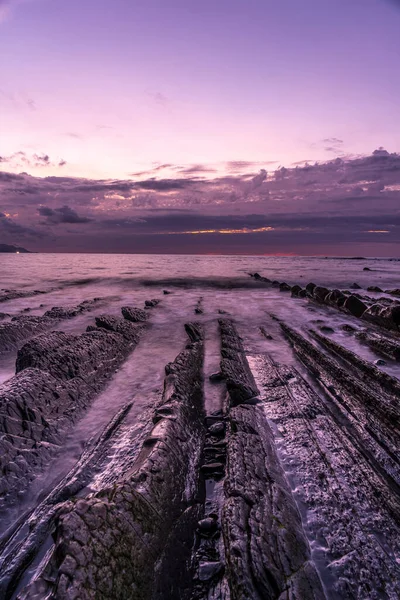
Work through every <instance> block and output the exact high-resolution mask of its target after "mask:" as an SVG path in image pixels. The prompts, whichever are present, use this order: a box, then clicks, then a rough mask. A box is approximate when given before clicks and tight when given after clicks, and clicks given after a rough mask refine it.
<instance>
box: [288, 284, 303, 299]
mask: <svg viewBox="0 0 400 600" xmlns="http://www.w3.org/2000/svg"><path fill="white" fill-rule="evenodd" d="M301 290H302V287H301V286H300V285H294V286H293V287H292V289H291V292H292V296H294V297H298V295H299V292H301Z"/></svg>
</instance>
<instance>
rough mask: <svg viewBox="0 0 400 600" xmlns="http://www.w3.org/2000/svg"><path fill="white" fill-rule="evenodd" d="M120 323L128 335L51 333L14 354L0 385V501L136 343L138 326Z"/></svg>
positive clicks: (40, 460) (41, 460) (21, 484)
mask: <svg viewBox="0 0 400 600" xmlns="http://www.w3.org/2000/svg"><path fill="white" fill-rule="evenodd" d="M104 319H105V317H104ZM115 320H116V321H124V319H116V318H115V317H110V322H112V323H114V322H115ZM124 322H125V323H126V326H127V328H128V329H129V332H128V333H127V332H126V331H125V328H123V327H122V325H121V327H120V329H121V330H123V331H124V333H120V332H117V331H116V330H117V329H118V327H115V329H114V330H112V331H111V330H106V329H104V328H103V329H102V328H94V331H90V332H87V333H84V334H82V335H70V334H66V333H63V332H57V331H56V332H51V333H48V334H42V335H39V336H37V337H35V338H34V339H32V340H30V341H29V342H27V343H26V344H25V345H24V346H23V347H22V348H21V349H20V350H19V352H18V356H17V361H16V372H17V374H16V376H15V377H13V378H12V379H10V380H9V381H8V382H6V383H3V384H2V385H0V452H1V455H2V456H1V472H2V475H3V478H2V491H1V494H0V496H3V497H7V502H8V501H12V500H13V498H14V496H15V494H16V493H18V492H19V491H21V490H23V489H26V488H27V485H28V483H29V481H30V480H31V479H32V478H33V477H34V476H35V474H37V473H36V472H37V470H38V469H40V468H41V466H42V465H44V464H45V463H46V462H47V460H48V458H49V457H50V456H51V455H52V454H53V453H54V452H55V450H56V449H57V447H58V445H60V444H61V442H62V440H63V439H64V437H65V435H66V432H67V431H68V430H69V429H70V428H71V426H72V424H73V423H74V421H75V420H76V419H77V418H78V416H79V415H80V414H81V412H82V410H83V409H85V408H86V407H87V406H88V404H89V403H90V401H91V400H92V398H93V397H94V395H95V394H96V393H98V392H99V391H100V390H101V389H102V388H103V387H104V385H105V383H106V381H107V379H109V378H110V376H111V375H112V374H113V373H114V372H115V369H116V368H117V367H119V366H120V364H121V363H122V362H123V360H124V359H125V358H126V356H127V355H128V354H129V352H131V351H132V350H133V348H134V347H135V346H136V344H137V343H138V341H139V338H140V335H141V333H142V331H143V328H144V326H143V325H140V324H137V325H135V324H133V323H129V322H128V321H124ZM1 415H2V416H1ZM14 463H15V464H17V465H18V469H16V468H15V467H14V466H13V465H14ZM10 465H11V466H10Z"/></svg>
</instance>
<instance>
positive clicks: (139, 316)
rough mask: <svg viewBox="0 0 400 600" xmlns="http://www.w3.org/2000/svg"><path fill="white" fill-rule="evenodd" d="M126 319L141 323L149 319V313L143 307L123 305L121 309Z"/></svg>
mask: <svg viewBox="0 0 400 600" xmlns="http://www.w3.org/2000/svg"><path fill="white" fill-rule="evenodd" d="M121 312H122V315H123V317H124V319H127V321H132V323H141V322H144V321H147V319H148V318H149V313H147V312H146V311H145V310H143V309H142V308H136V307H133V306H123V307H122V309H121Z"/></svg>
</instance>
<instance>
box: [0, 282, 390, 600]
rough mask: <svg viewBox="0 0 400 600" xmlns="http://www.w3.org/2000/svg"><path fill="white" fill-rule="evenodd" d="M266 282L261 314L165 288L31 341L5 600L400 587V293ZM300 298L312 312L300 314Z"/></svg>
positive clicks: (24, 346) (20, 355)
mask: <svg viewBox="0 0 400 600" xmlns="http://www.w3.org/2000/svg"><path fill="white" fill-rule="evenodd" d="M256 275H257V274H256ZM256 279H258V280H260V281H261V283H265V285H266V289H267V290H268V289H269V288H271V289H274V291H273V292H271V293H272V294H275V295H273V296H271V298H272V300H270V301H268V300H267V301H266V303H265V305H264V301H265V300H266V299H267V295H268V291H267V292H263V290H262V288H261V289H260V291H259V292H257V303H258V304H257V307H254V306H253V308H252V310H251V314H250V313H249V312H248V311H247V309H246V307H245V304H243V309H242V310H238V311H237V312H234V311H233V310H232V308H233V305H234V304H235V303H234V302H233V300H232V296H231V295H230V294H231V292H225V291H224V292H223V293H222V294H221V295H220V296H218V299H216V298H215V295H214V294H213V293H212V292H210V293H209V292H208V291H207V289H204V290H202V296H201V299H200V300H199V296H198V294H197V295H195V294H194V293H192V295H191V301H187V309H186V310H183V309H182V305H180V306H179V311H178V310H177V303H178V302H179V303H182V302H184V301H185V300H184V298H185V297H184V294H182V295H181V296H180V297H179V299H177V297H176V296H175V295H174V293H171V294H164V297H163V299H162V301H161V302H160V301H159V300H158V299H153V300H147V301H146V302H145V305H144V307H143V308H141V307H137V306H134V305H126V306H122V305H121V306H120V307H119V314H116V312H115V311H113V312H112V313H110V314H108V313H107V314H101V315H100V314H98V315H97V316H95V317H94V318H93V322H92V323H91V324H90V325H89V326H88V327H87V330H86V331H82V332H81V333H79V334H71V333H64V332H62V331H60V330H59V327H58V330H57V331H51V328H52V327H53V323H55V322H56V321H57V323H59V321H62V319H65V318H67V319H71V318H72V319H73V318H74V317H75V316H76V315H77V314H81V312H82V311H84V312H86V311H88V312H90V310H91V309H92V302H91V303H88V304H81V305H79V306H78V307H74V308H72V309H65V310H64V309H57V310H54V311H53V313H52V314H50V315H48V314H47V313H46V314H45V315H43V317H39V319H44V320H42V321H39V322H40V323H41V325H42V326H43V331H42V330H41V329H38V330H31V329H29V331H28V330H23V331H24V333H20V334H15V337H16V342H15V345H13V343H10V344H9V346H8V347H7V351H8V352H13V351H14V352H15V357H16V374H15V375H14V376H13V377H11V378H10V379H8V380H7V381H6V382H4V383H3V384H1V385H0V434H1V437H0V449H1V483H0V495H1V501H2V505H1V511H2V512H1V518H2V521H1V523H2V535H1V538H0V572H1V575H0V597H1V598H4V599H11V598H18V599H20V600H31V599H40V598H53V599H57V600H64V599H65V600H78V599H79V600H86V599H87V600H91V599H95V600H97V599H98V600H106V599H116V600H124V599H127V600H128V599H138V600H168V599H175V598H176V599H178V600H218V599H225V600H242V599H249V600H264V599H267V600H286V599H291V600H324V599H327V600H340V599H342V598H346V599H347V598H348V599H354V600H370V599H371V600H375V599H376V600H377V599H380V598H383V599H388V600H392V599H395V598H398V597H400V464H399V462H400V460H399V442H400V422H399V415H400V405H399V401H400V382H399V380H398V379H397V377H396V376H395V375H394V374H393V373H392V372H391V370H390V368H389V369H382V368H381V365H380V363H379V360H382V357H384V362H385V366H386V364H387V362H388V363H390V364H393V365H395V364H396V361H398V359H399V356H398V348H399V344H400V338H399V335H398V325H397V323H398V321H397V319H398V317H397V315H398V311H397V306H398V301H397V300H396V299H393V298H392V297H389V294H387V295H386V296H385V297H382V299H381V300H380V304H381V306H382V307H384V308H382V310H378V309H376V308H375V309H374V308H373V301H372V300H371V299H368V296H367V295H365V294H361V293H359V292H358V291H357V292H353V291H348V292H346V291H342V290H328V289H327V288H322V287H320V286H316V285H314V284H309V285H308V286H306V287H300V286H292V287H291V286H288V285H287V284H285V285H282V284H280V283H279V282H270V281H269V280H267V279H266V278H262V277H261V276H260V275H257V277H256ZM264 280H265V281H264ZM288 292H289V293H290V294H291V297H290V298H288V301H287V303H286V304H285V308H284V309H282V310H279V302H278V300H277V298H278V295H283V294H285V293H286V294H287V293H288ZM232 293H233V292H232ZM356 294H357V295H356ZM352 298H355V300H352ZM94 302H95V303H96V302H97V300H96V301H94ZM291 302H293V303H300V304H298V305H297V306H300V309H299V308H296V310H300V311H303V312H302V314H304V315H307V311H309V314H308V318H307V319H306V318H304V321H303V322H299V321H298V322H296V323H295V324H293V323H292V322H291V321H290V320H289V319H288V315H289V314H290V312H288V309H287V308H286V306H289V305H290V303H291ZM359 303H362V304H363V308H362V312H361V306H360V304H359ZM236 304H237V303H236ZM375 304H376V303H375ZM274 306H275V309H276V310H274ZM289 310H290V309H289ZM50 313H51V311H50ZM193 313H195V315H194V314H193ZM366 313H367V314H366ZM178 314H179V318H177V317H176V315H178ZM310 315H311V318H310ZM331 315H333V316H331ZM368 315H372V316H368ZM312 317H315V318H312ZM194 319H195V320H194ZM22 322H23V321H22ZM22 322H21V323H22ZM11 324H12V321H6V323H4V325H7V326H10V325H11ZM163 328H164V329H166V330H167V331H169V333H168V334H167V336H166V339H161V338H160V337H159V335H160V332H161V331H162V330H163ZM168 328H169V329H168ZM8 331H11V332H12V331H13V327H11V328H10V327H9V328H8ZM16 331H18V329H16ZM152 331H153V332H155V334H153V335H154V339H152V338H151V336H152ZM338 331H340V334H338V333H337V332H338ZM9 339H11V338H9ZM24 340H25V342H24V343H22V342H23V341H24ZM26 340H27V341H26ZM146 340H148V341H147V342H146ZM157 340H158V341H157ZM157 343H158V345H159V347H162V348H164V350H163V352H162V353H161V354H160V353H158V354H157V353H156V352H155V351H154V359H153V360H154V366H153V370H152V369H151V368H150V367H149V368H147V370H146V373H147V377H150V378H151V377H154V385H153V387H151V389H150V388H145V387H144V388H140V386H139V387H138V386H137V387H136V388H135V390H132V395H131V396H129V393H128V395H127V397H126V399H125V400H124V399H121V400H120V401H119V402H118V403H115V404H114V405H113V404H112V403H111V404H110V411H111V412H110V414H109V419H108V420H107V421H104V420H103V421H102V424H101V426H100V421H99V424H98V426H97V429H96V427H94V431H95V435H94V436H93V437H92V438H91V439H90V440H83V442H86V443H85V444H83V448H82V452H81V454H80V456H79V457H78V458H77V459H76V460H75V462H73V463H72V468H71V469H70V470H69V471H67V472H62V470H60V476H59V477H58V478H57V477H53V478H52V479H51V480H49V483H48V485H45V484H43V488H42V491H41V493H39V494H37V493H36V492H37V488H38V486H39V487H40V486H41V485H42V484H41V483H40V482H42V481H44V482H45V481H46V480H45V479H44V474H46V473H48V472H51V470H52V469H54V471H55V472H56V471H57V468H58V467H57V465H59V464H60V463H61V462H62V453H63V450H64V449H66V448H68V447H69V446H68V440H70V439H71V435H72V434H73V430H74V427H75V428H76V427H78V428H79V425H80V424H81V423H83V422H84V420H85V419H88V417H89V415H91V414H92V413H94V414H95V410H96V407H97V406H98V404H96V402H99V400H98V399H99V398H100V401H104V393H106V392H105V390H110V389H112V386H113V385H117V383H116V381H117V378H118V377H121V376H122V375H121V374H120V375H118V373H117V372H118V370H119V369H120V368H121V367H123V365H124V364H127V363H128V362H129V361H131V364H132V367H133V369H134V368H135V364H136V365H138V366H137V368H139V364H140V360H139V359H140V353H141V346H142V345H144V350H143V351H144V352H145V355H146V357H147V360H150V361H151V360H152V356H153V354H152V348H154V349H155V348H156V345H157ZM168 343H169V344H170V345H171V348H172V347H173V348H176V353H175V351H174V354H173V356H174V357H175V358H174V359H173V360H171V358H168V359H167V360H164V361H163V357H165V356H166V354H167V352H166V348H167V346H168ZM146 344H147V346H146ZM152 344H153V345H152ZM133 351H134V352H133ZM368 353H369V354H368ZM375 355H376V359H375V360H371V358H374V357H375ZM168 356H171V354H169V355H168ZM282 357H286V359H285V360H283V361H282ZM379 357H381V358H379ZM386 361H387V362H386ZM390 364H389V366H390ZM161 369H162V378H161V376H160V385H158V383H157V382H158V378H157V377H156V374H157V373H158V371H161ZM152 373H154V374H153V375H152ZM113 382H114V383H113ZM119 385H120V383H119ZM119 389H122V388H119ZM142 390H143V394H144V397H141V394H142ZM128 392H129V390H128ZM102 394H103V395H102ZM102 398H103V400H101V399H102ZM146 398H147V400H146ZM92 429H93V427H92ZM38 482H39V483H38ZM33 490H35V494H34V493H33ZM30 497H32V500H31V501H30V500H29V498H30Z"/></svg>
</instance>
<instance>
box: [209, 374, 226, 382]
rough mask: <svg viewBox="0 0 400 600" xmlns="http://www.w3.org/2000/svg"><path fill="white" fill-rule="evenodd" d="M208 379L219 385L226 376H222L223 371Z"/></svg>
mask: <svg viewBox="0 0 400 600" xmlns="http://www.w3.org/2000/svg"><path fill="white" fill-rule="evenodd" d="M208 379H209V380H210V381H211V382H212V383H219V382H220V381H223V380H224V376H223V375H222V373H221V371H218V373H211V375H210V377H209V378H208Z"/></svg>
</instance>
